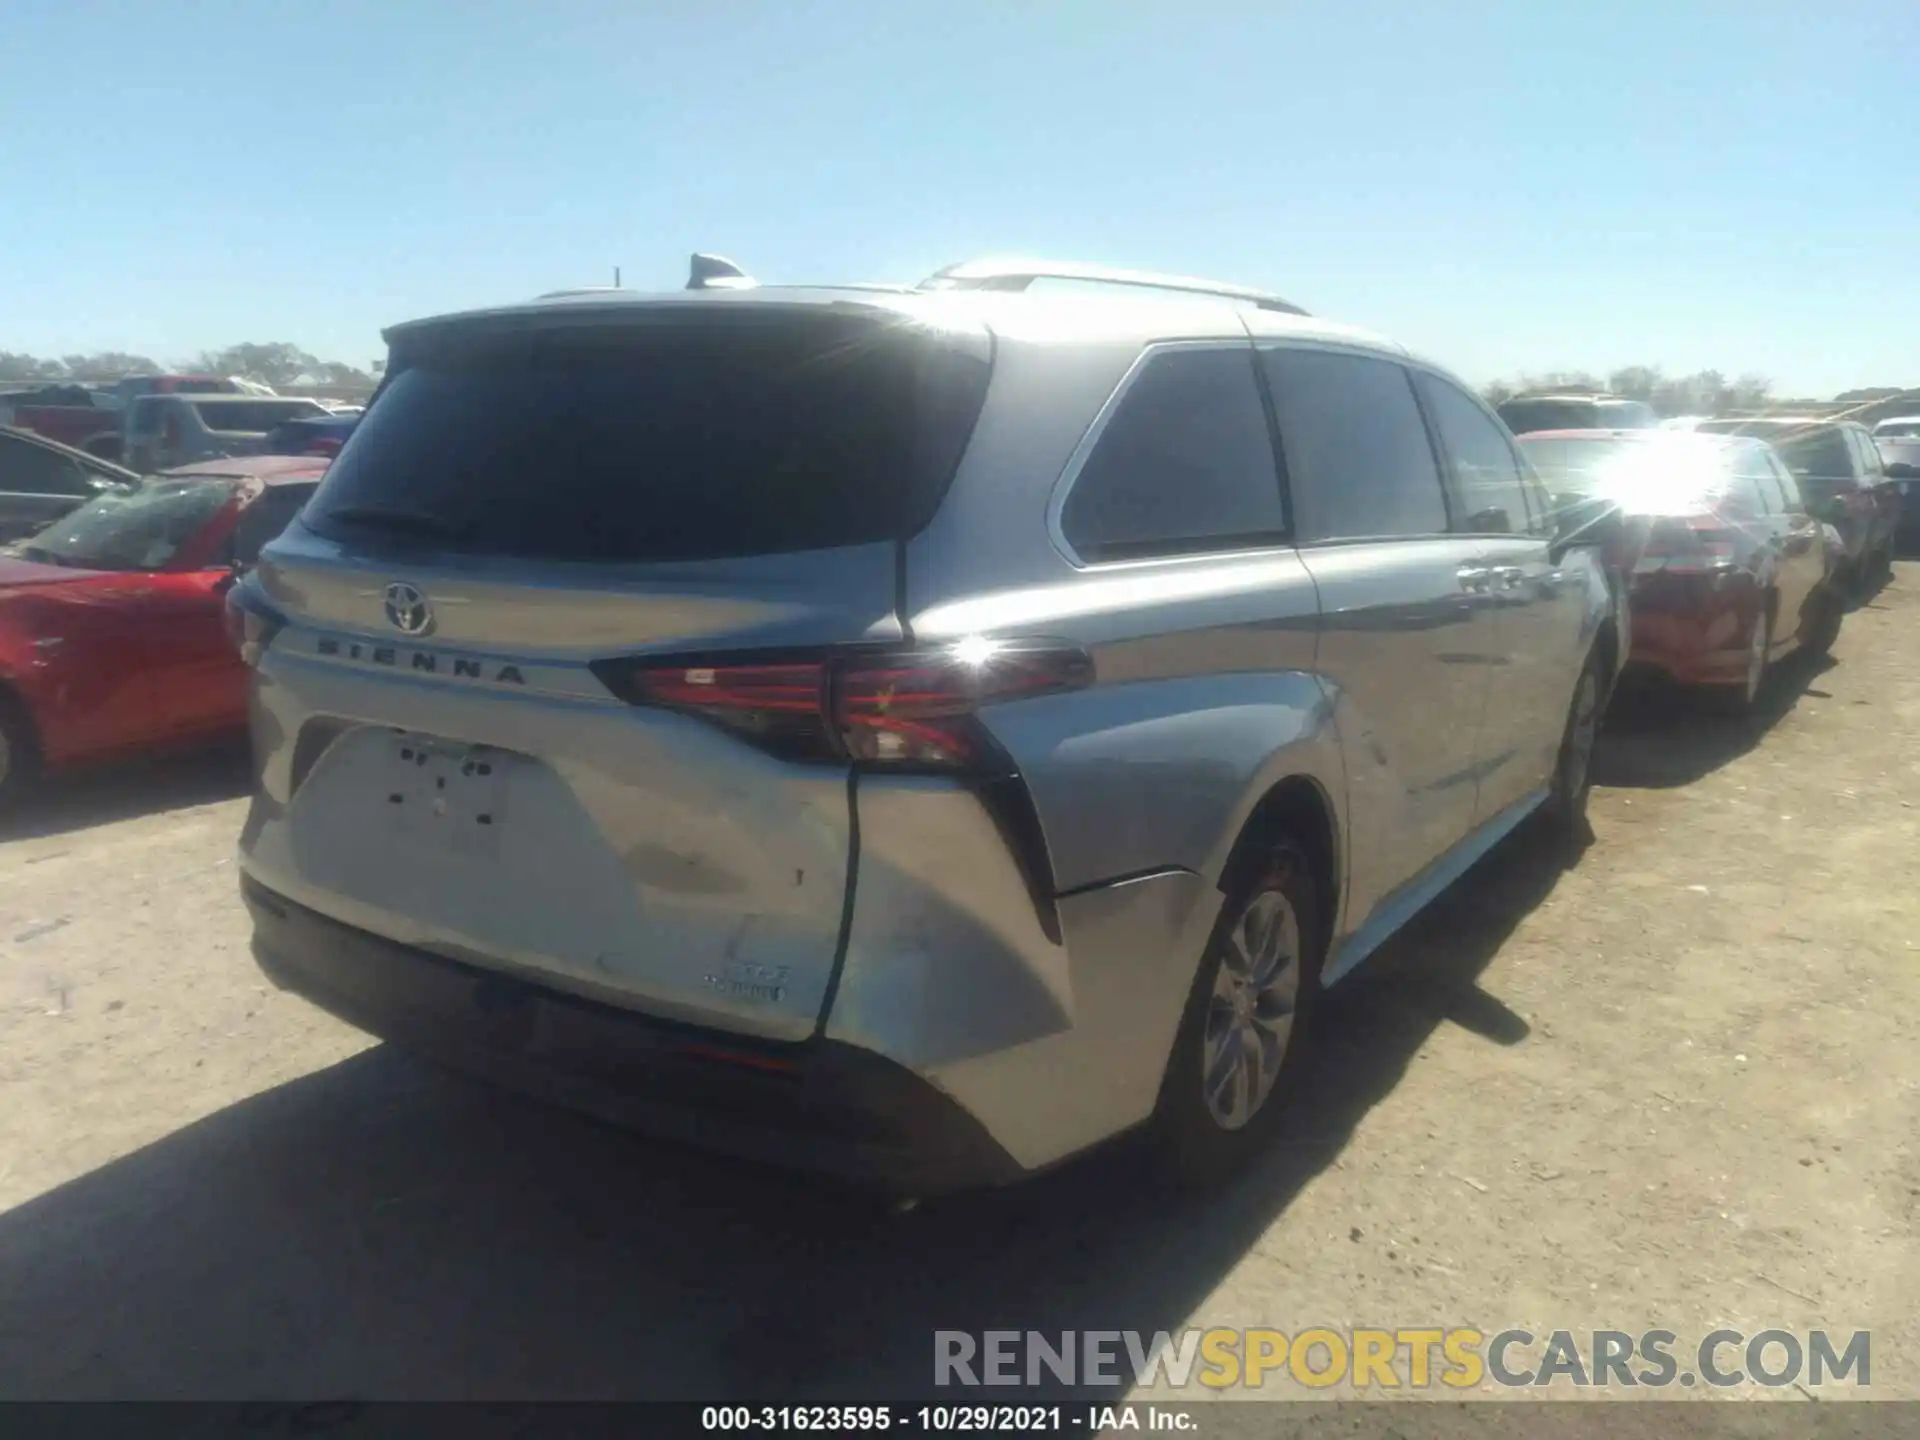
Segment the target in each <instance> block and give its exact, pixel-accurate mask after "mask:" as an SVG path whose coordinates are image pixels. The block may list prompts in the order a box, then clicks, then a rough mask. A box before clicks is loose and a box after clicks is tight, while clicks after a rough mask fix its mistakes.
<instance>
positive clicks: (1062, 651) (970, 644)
mask: <svg viewBox="0 0 1920 1440" xmlns="http://www.w3.org/2000/svg"><path fill="white" fill-rule="evenodd" d="M594 670H595V673H596V674H598V675H599V676H600V679H601V682H602V683H603V684H605V685H606V686H607V688H608V689H610V690H612V691H613V693H614V694H616V695H618V696H620V698H622V699H623V700H627V701H629V702H631V703H633V704H636V705H657V706H660V707H662V708H663V709H669V710H678V711H681V712H682V713H684V714H691V715H698V716H700V717H701V718H702V719H705V720H708V721H711V722H713V723H714V724H717V725H720V726H722V727H724V728H725V729H728V730H731V731H732V732H734V733H735V734H736V735H739V736H740V737H741V738H743V739H746V740H749V741H751V742H752V743H754V744H756V745H758V746H759V747H760V748H761V749H764V750H768V751H770V752H772V753H774V754H777V755H781V756H783V757H785V758H789V759H796V760H839V761H847V760H852V761H856V762H859V763H863V764H873V765H886V766H896V767H908V768H913V767H930V768H935V769H943V770H950V769H970V770H977V769H997V768H1003V767H1002V762H1001V760H1000V757H999V756H998V753H997V750H996V747H995V746H994V745H993V742H992V740H991V738H990V737H989V736H988V735H987V733H986V731H985V729H984V728H982V726H981V725H980V723H979V720H978V717H977V715H976V712H977V710H978V709H979V708H980V707H981V706H983V705H988V704H993V703H997V702H1003V701H1008V700H1015V699H1022V698H1026V697H1030V696H1036V695H1044V694H1050V693H1054V692H1058V691H1062V690H1075V689H1079V688H1081V687H1083V686H1085V685H1088V684H1091V683H1092V680H1093V663H1092V661H1091V659H1090V658H1089V657H1088V655H1087V653H1086V652H1085V651H1084V650H1082V649H1081V648H1080V647H1078V646H1075V645H1068V644H1061V643H1058V642H1053V641H990V640H982V639H977V638H970V639H967V640H963V641H960V642H959V643H957V644H954V645H951V646H929V647H922V648H917V649H914V650H911V651H887V652H871V651H869V652H859V651H855V652H847V653H842V654H837V655H828V656H823V657H821V658H819V659H782V660H780V661H777V662H772V663H751V664H731V663H726V662H724V661H718V660H716V663H712V664H706V663H701V664H691V665H690V664H687V663H685V662H684V661H659V660H649V659H647V658H644V657H640V658H635V659H629V660H615V661H602V662H599V663H598V664H596V665H595V666H594Z"/></svg>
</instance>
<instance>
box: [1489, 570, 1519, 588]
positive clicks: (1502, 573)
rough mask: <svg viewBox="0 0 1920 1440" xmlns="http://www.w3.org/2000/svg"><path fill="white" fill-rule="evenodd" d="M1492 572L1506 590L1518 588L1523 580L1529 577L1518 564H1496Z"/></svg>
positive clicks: (1497, 581)
mask: <svg viewBox="0 0 1920 1440" xmlns="http://www.w3.org/2000/svg"><path fill="white" fill-rule="evenodd" d="M1491 573H1492V575H1493V578H1494V580H1495V582H1496V583H1497V584H1499V585H1500V587H1501V588H1502V589H1505V590H1518V589H1519V588H1520V585H1521V582H1522V581H1524V580H1525V579H1526V578H1527V572H1526V571H1524V570H1522V569H1521V568H1520V567H1519V566H1518V565H1496V566H1495V567H1494V568H1493V570H1492V572H1491Z"/></svg>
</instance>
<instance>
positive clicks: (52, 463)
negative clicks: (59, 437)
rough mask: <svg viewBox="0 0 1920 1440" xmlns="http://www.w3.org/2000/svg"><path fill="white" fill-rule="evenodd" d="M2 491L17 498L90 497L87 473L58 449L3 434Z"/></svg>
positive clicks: (0, 452)
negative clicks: (44, 496) (18, 496)
mask: <svg viewBox="0 0 1920 1440" xmlns="http://www.w3.org/2000/svg"><path fill="white" fill-rule="evenodd" d="M0 490H4V491H9V492H12V493H14V494H18V495H91V494H92V493H93V487H92V486H90V485H88V484H87V477H86V474H85V472H83V471H82V470H81V468H80V467H79V466H78V465H76V464H75V463H74V462H73V461H72V460H70V459H68V458H67V457H66V456H65V455H62V454H60V452H59V451H57V450H48V449H46V448H45V447H44V446H40V445H35V444H32V443H31V442H29V441H26V440H16V439H14V438H13V437H12V436H9V435H0Z"/></svg>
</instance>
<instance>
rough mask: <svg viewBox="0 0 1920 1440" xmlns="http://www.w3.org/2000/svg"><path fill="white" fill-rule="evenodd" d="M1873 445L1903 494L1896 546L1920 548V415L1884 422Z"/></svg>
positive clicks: (1895, 540)
mask: <svg viewBox="0 0 1920 1440" xmlns="http://www.w3.org/2000/svg"><path fill="white" fill-rule="evenodd" d="M1873 443H1874V448H1875V449H1877V450H1878V451H1879V452H1880V462H1881V463H1882V464H1883V465H1885V466H1886V467H1887V479H1888V480H1890V481H1891V482H1892V483H1893V487H1894V489H1895V490H1897V491H1898V492H1899V495H1900V519H1899V522H1898V524H1897V526H1896V527H1895V532H1894V543H1895V545H1896V547H1898V548H1901V549H1906V548H1910V547H1912V546H1914V545H1920V415H1900V416H1895V417H1894V418H1892V419H1888V420H1882V421H1881V422H1880V423H1879V424H1878V425H1875V426H1874V427H1873Z"/></svg>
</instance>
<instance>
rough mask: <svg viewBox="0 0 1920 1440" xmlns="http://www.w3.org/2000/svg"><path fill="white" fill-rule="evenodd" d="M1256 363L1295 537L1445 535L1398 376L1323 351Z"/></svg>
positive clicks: (1438, 499) (1423, 440) (1441, 505)
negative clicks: (1269, 406)
mask: <svg viewBox="0 0 1920 1440" xmlns="http://www.w3.org/2000/svg"><path fill="white" fill-rule="evenodd" d="M1260 361H1261V364H1262V365H1263V366H1264V367H1265V369H1266V373H1267V380H1268V383H1269V384H1270V386H1271V387H1272V390H1273V404H1274V409H1275V411H1276V412H1277V413H1278V416H1279V420H1280V444H1281V448H1282V449H1283V450H1285V451H1286V457H1287V479H1288V482H1289V487H1290V489H1291V490H1292V493H1293V502H1294V505H1295V507H1296V508H1297V509H1298V511H1299V515H1300V528H1301V530H1302V531H1303V532H1304V533H1306V534H1307V535H1309V536H1311V537H1312V538H1314V539H1316V540H1349V539H1365V538H1374V537H1391V536H1400V535H1436V534H1440V533H1443V532H1444V531H1445V530H1446V528H1447V508H1446V501H1445V499H1444V497H1443V496H1442V493H1441V489H1440V471H1439V469H1438V467H1437V466H1436V465H1435V464H1434V459H1433V445H1432V442H1431V441H1429V440H1428V438H1427V427H1426V424H1425V422H1424V421H1423V420H1422V419H1421V418H1420V407H1419V405H1418V403H1417V402H1416V401H1415V400H1414V398H1413V378H1412V377H1411V376H1410V375H1408V374H1407V372H1406V370H1405V369H1404V368H1402V367H1401V366H1399V365H1396V364H1394V363H1393V362H1391V361H1389V360H1378V359H1375V358H1373V357H1372V356H1368V355H1347V354H1341V353H1339V352H1335V351H1327V350H1300V349H1273V350H1265V351H1262V352H1261V356H1260Z"/></svg>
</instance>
